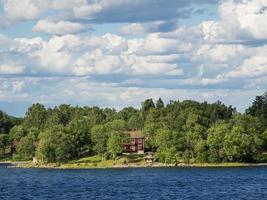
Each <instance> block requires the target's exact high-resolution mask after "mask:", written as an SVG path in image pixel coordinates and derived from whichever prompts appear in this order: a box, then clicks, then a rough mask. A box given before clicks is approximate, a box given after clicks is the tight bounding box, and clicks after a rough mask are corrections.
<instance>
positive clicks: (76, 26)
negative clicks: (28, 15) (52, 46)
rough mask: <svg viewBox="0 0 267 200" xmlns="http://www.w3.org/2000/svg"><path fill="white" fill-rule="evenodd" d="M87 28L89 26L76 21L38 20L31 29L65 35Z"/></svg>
mask: <svg viewBox="0 0 267 200" xmlns="http://www.w3.org/2000/svg"><path fill="white" fill-rule="evenodd" d="M89 29H91V28H90V27H89V26H88V25H82V24H80V23H76V22H68V21H62V20H61V21H58V22H53V21H51V20H39V21H38V22H37V24H36V25H35V26H34V27H33V29H32V30H33V31H35V32H43V33H46V34H51V35H66V34H75V33H80V32H83V31H86V30H89Z"/></svg>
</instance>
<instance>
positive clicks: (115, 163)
mask: <svg viewBox="0 0 267 200" xmlns="http://www.w3.org/2000/svg"><path fill="white" fill-rule="evenodd" d="M14 166H15V167H19V168H58V169H94V168H96V169H97V168H100V169H102V168H103V169H105V168H140V167H199V168H201V167H203V168H207V167H211V168H216V167H218V168H223V167H249V166H267V163H259V164H258V163H191V164H185V163H179V164H164V163H159V162H155V163H153V165H149V164H148V163H146V162H145V160H144V159H143V156H142V155H131V156H120V157H118V159H116V160H102V159H101V157H99V156H91V157H85V158H81V159H78V160H73V161H70V162H68V163H46V164H44V163H33V162H31V161H26V162H16V163H14Z"/></svg>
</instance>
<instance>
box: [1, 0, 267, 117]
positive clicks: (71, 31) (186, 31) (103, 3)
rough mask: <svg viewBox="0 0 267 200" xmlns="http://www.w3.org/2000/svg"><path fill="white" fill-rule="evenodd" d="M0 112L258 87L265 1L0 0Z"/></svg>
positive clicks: (247, 91) (265, 49)
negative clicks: (30, 107)
mask: <svg viewBox="0 0 267 200" xmlns="http://www.w3.org/2000/svg"><path fill="white" fill-rule="evenodd" d="M0 2H1V3H0V110H4V111H6V112H7V113H9V114H12V115H17V116H23V115H24V113H25V111H26V110H27V108H28V107H29V106H30V105H31V104H32V103H36V102H40V103H43V104H44V105H46V106H55V105H58V104H61V103H67V104H72V105H77V104H78V105H89V106H90V105H98V106H101V107H115V108H117V109H120V108H121V107H124V106H135V107H138V106H140V102H141V101H143V100H144V99H146V98H154V99H157V98H159V97H162V98H163V99H164V101H165V102H168V101H169V100H170V99H179V100H184V99H194V100H198V101H208V102H214V101H217V100H220V101H223V102H225V103H226V104H227V105H233V106H235V107H237V109H238V110H239V111H241V112H243V111H244V109H245V108H247V107H248V106H249V104H250V103H251V101H252V100H253V98H254V97H255V96H256V95H260V94H262V93H263V92H264V91H265V90H266V80H267V56H266V55H267V46H266V41H267V29H266V26H267V10H266V7H267V0H253V1H249V0H238V1H237V0H222V1H221V0H146V1H144V0H134V1H133V0H121V1H117V0H98V1H96V0H0Z"/></svg>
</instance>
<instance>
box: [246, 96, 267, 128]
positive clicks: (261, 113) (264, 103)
mask: <svg viewBox="0 0 267 200" xmlns="http://www.w3.org/2000/svg"><path fill="white" fill-rule="evenodd" d="M246 113H247V114H250V115H252V116H254V117H257V118H259V119H260V121H261V123H262V130H265V129H266V128H267V92H265V93H264V94H263V95H261V96H257V97H256V98H255V100H254V101H253V103H252V105H251V106H250V107H249V108H248V109H247V110H246Z"/></svg>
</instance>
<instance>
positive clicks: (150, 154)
mask: <svg viewBox="0 0 267 200" xmlns="http://www.w3.org/2000/svg"><path fill="white" fill-rule="evenodd" d="M145 161H146V163H147V164H148V165H149V166H152V164H153V162H154V153H153V152H146V153H145Z"/></svg>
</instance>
